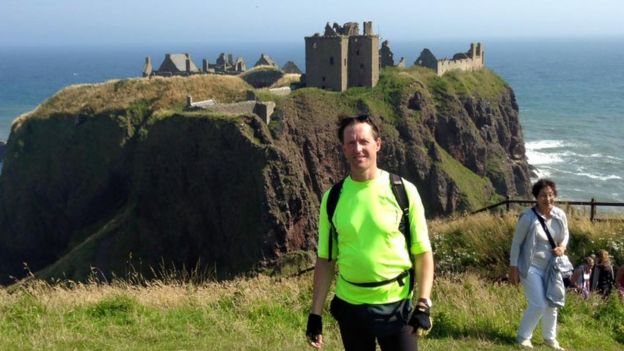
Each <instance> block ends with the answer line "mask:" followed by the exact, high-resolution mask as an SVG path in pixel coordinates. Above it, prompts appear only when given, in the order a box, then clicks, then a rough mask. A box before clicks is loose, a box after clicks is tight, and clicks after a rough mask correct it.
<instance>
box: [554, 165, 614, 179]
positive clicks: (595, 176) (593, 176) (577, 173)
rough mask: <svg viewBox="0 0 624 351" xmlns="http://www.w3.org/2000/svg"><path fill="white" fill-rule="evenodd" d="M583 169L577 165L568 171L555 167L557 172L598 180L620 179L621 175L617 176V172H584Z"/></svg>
mask: <svg viewBox="0 0 624 351" xmlns="http://www.w3.org/2000/svg"><path fill="white" fill-rule="evenodd" d="M584 171H585V168H584V167H579V168H577V170H576V171H568V170H564V169H557V172H559V173H563V174H570V175H574V176H578V177H586V178H590V179H594V180H600V181H607V180H617V179H622V176H619V175H617V174H609V175H601V174H593V173H588V172H584Z"/></svg>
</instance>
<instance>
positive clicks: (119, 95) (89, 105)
mask: <svg viewBox="0 0 624 351" xmlns="http://www.w3.org/2000/svg"><path fill="white" fill-rule="evenodd" d="M250 89H252V87H251V86H250V85H249V84H247V83H245V81H243V80H242V79H241V78H239V77H236V76H227V75H196V76H191V77H167V78H165V77H153V78H151V79H146V78H135V79H123V80H111V81H108V82H104V83H98V84H79V85H72V86H69V87H67V88H64V89H62V90H61V91H59V92H58V93H56V94H55V95H54V96H52V97H51V98H49V99H47V100H46V101H44V102H43V103H42V104H41V105H40V106H38V107H37V108H36V109H35V110H34V111H31V112H28V113H26V114H24V115H22V116H20V117H18V118H17V119H16V120H15V122H14V124H17V126H19V125H20V124H21V123H22V121H23V119H24V118H31V117H35V118H36V117H45V116H50V115H53V114H57V113H60V114H65V115H77V114H87V115H92V114H98V113H101V112H104V111H111V110H123V109H127V108H128V107H130V106H131V105H132V104H133V103H135V102H137V101H147V102H148V105H149V106H148V108H149V109H150V110H152V111H157V110H161V109H176V108H181V107H183V106H184V105H185V104H186V97H187V95H191V96H192V97H193V100H194V101H201V100H207V99H214V100H216V101H218V102H233V101H240V100H244V98H245V96H246V91H247V90H250Z"/></svg>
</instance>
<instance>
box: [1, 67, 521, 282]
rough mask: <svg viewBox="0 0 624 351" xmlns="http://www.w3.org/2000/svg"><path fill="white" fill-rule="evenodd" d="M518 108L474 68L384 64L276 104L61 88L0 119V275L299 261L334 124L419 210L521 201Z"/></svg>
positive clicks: (329, 170)
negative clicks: (372, 123)
mask: <svg viewBox="0 0 624 351" xmlns="http://www.w3.org/2000/svg"><path fill="white" fill-rule="evenodd" d="M289 83H290V82H289ZM187 96H192V97H193V99H194V100H196V101H202V100H214V101H217V102H219V103H232V102H240V101H245V100H247V99H248V98H249V97H250V96H252V97H253V98H254V99H256V100H259V101H273V102H275V104H276V107H275V111H274V112H273V113H272V114H271V115H270V118H269V119H268V120H265V119H262V118H260V117H258V116H257V115H255V114H253V113H246V114H242V115H237V114H226V113H219V112H210V111H208V110H194V111H188V110H187V109H186V108H185V101H187ZM518 111H519V109H518V105H517V103H516V99H515V96H514V93H513V90H512V89H511V88H510V87H509V86H508V85H507V84H506V83H505V82H504V81H503V80H502V79H501V78H500V77H498V76H497V75H496V74H495V73H493V72H491V71H490V70H488V69H482V70H479V71H474V72H459V71H457V72H455V71H452V72H449V73H447V74H445V75H444V76H441V77H438V76H437V75H436V74H435V72H433V71H431V70H428V69H426V68H423V67H412V68H410V69H400V68H386V69H384V70H382V72H381V75H380V80H379V83H378V85H377V86H376V87H375V88H372V89H371V88H352V89H348V90H346V91H344V92H340V93H338V92H327V91H323V90H320V89H316V88H302V89H297V90H295V91H293V92H292V93H291V94H290V95H288V96H274V95H272V94H271V93H270V92H269V91H268V90H266V89H254V88H253V87H252V86H251V85H249V84H248V83H247V82H246V81H244V80H243V79H241V78H240V77H237V76H220V75H203V76H192V77H172V78H160V77H156V78H153V79H128V80H119V81H110V82H106V83H102V84H89V85H79V86H71V87H68V88H66V89H64V90H62V91H60V92H59V93H57V94H56V95H55V96H53V97H51V98H50V99H48V100H47V101H45V102H44V103H43V104H41V105H40V106H39V107H37V108H36V109H35V110H34V111H31V112H29V113H27V114H25V115H22V116H20V117H19V118H17V119H16V120H15V122H14V123H13V126H12V131H11V135H10V137H9V140H8V142H7V145H6V149H5V155H4V163H3V170H2V175H1V176H0V282H2V283H3V284H6V283H10V282H11V281H12V280H11V279H10V278H9V276H13V277H16V278H19V277H23V276H24V275H26V274H27V273H28V271H32V272H35V273H36V275H38V276H40V277H42V278H69V279H76V280H84V279H86V278H87V277H88V276H89V275H90V274H93V273H94V272H96V273H97V274H100V275H103V276H106V277H110V276H111V275H112V274H115V275H117V276H125V275H127V274H128V272H130V271H132V272H135V271H138V272H141V273H142V274H144V275H150V274H154V272H156V273H157V272H159V271H164V270H168V269H185V270H189V271H190V270H194V269H197V270H202V271H205V272H209V273H210V274H214V276H215V277H217V278H229V277H232V276H235V275H238V274H241V273H244V272H249V271H251V270H255V269H258V268H260V267H263V266H266V265H269V264H271V262H274V261H279V260H280V259H282V258H284V257H289V255H290V254H293V253H298V252H312V251H313V250H314V249H315V245H316V232H317V228H316V225H317V217H318V208H319V203H320V199H321V196H322V194H323V191H325V190H327V189H328V188H329V187H330V186H331V184H333V183H334V182H336V181H337V180H339V179H341V178H342V177H344V176H345V174H346V169H347V167H346V164H345V162H344V160H342V158H341V154H340V152H339V147H340V146H339V144H338V141H337V136H336V135H335V134H336V132H335V130H336V122H337V120H338V117H339V116H341V115H355V114H360V113H369V114H371V115H373V116H375V117H377V118H378V119H379V120H380V121H381V134H382V135H381V136H382V140H383V142H382V149H381V154H380V164H381V167H382V168H384V169H386V170H388V171H392V172H396V173H398V174H401V175H402V176H404V177H405V178H407V179H408V180H410V181H412V182H414V183H415V184H416V185H417V187H418V189H419V191H420V194H421V197H422V198H423V202H424V204H425V207H426V213H427V216H428V217H436V216H444V215H448V214H451V213H456V212H458V211H459V212H461V211H470V210H474V209H477V208H480V207H483V206H485V205H487V204H490V203H492V202H495V201H498V200H500V199H501V197H502V196H505V195H512V196H528V194H529V187H530V183H529V168H528V164H527V160H526V155H525V150H524V141H523V136H522V129H521V127H520V123H519V115H518V114H519V112H518ZM267 122H268V123H267ZM24 263H26V264H27V269H28V270H25V269H24V268H25V267H24Z"/></svg>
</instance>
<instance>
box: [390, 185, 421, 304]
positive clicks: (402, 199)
mask: <svg viewBox="0 0 624 351" xmlns="http://www.w3.org/2000/svg"><path fill="white" fill-rule="evenodd" d="M390 187H391V188H392V193H393V194H394V197H395V198H396V201H397V203H398V204H399V207H400V208H401V212H402V213H403V216H402V218H401V223H400V224H399V230H400V231H401V233H403V236H404V237H405V244H406V245H407V253H408V255H409V257H410V261H412V267H413V265H414V260H413V258H412V254H411V249H412V234H411V226H410V220H409V199H408V198H407V191H406V190H405V184H404V183H403V178H401V176H399V175H396V174H394V173H390ZM409 273H410V279H409V293H411V292H412V290H414V283H415V277H414V272H413V271H412V269H410V272H409Z"/></svg>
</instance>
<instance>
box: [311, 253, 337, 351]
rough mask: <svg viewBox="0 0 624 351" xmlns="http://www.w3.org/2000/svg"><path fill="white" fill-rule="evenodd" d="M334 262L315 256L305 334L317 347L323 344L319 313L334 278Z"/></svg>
mask: <svg viewBox="0 0 624 351" xmlns="http://www.w3.org/2000/svg"><path fill="white" fill-rule="evenodd" d="M335 262H336V261H328V260H327V259H324V258H320V257H317V259H316V265H315V266H314V286H313V289H312V308H311V310H310V316H309V317H308V327H307V330H306V334H307V337H308V342H309V343H310V345H311V346H312V347H314V348H317V349H320V348H321V347H322V346H323V334H322V322H321V320H322V319H321V314H322V313H323V305H324V304H325V300H326V299H327V294H328V293H329V288H330V286H331V283H332V280H333V279H334V272H335V264H336V263H335ZM313 321H314V322H313ZM311 324H313V325H311Z"/></svg>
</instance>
